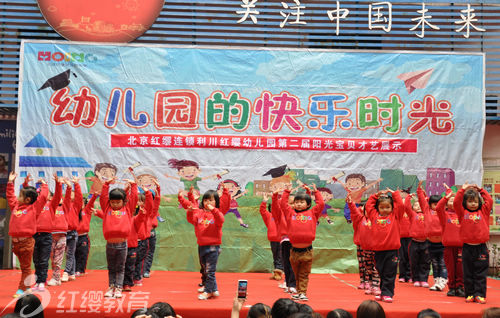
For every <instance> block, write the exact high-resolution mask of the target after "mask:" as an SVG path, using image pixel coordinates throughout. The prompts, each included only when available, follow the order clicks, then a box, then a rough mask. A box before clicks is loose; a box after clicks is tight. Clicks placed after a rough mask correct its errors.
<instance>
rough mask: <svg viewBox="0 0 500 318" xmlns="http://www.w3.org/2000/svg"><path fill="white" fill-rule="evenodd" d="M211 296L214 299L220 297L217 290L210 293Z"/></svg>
mask: <svg viewBox="0 0 500 318" xmlns="http://www.w3.org/2000/svg"><path fill="white" fill-rule="evenodd" d="M212 296H214V297H219V296H220V293H219V291H218V290H216V291H214V292H213V293H212Z"/></svg>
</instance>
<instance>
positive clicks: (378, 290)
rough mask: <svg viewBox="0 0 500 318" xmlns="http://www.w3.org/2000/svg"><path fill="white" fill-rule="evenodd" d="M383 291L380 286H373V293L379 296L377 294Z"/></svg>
mask: <svg viewBox="0 0 500 318" xmlns="http://www.w3.org/2000/svg"><path fill="white" fill-rule="evenodd" d="M381 293H382V291H381V290H380V288H379V287H372V294H373V295H375V296H377V295H380V294H381Z"/></svg>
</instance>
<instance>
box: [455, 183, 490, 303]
mask: <svg viewBox="0 0 500 318" xmlns="http://www.w3.org/2000/svg"><path fill="white" fill-rule="evenodd" d="M483 202H484V203H483ZM492 206H493V199H492V198H491V196H490V194H489V193H488V192H487V191H486V190H484V189H482V188H480V187H478V186H477V185H475V184H468V183H464V184H463V185H462V189H460V190H458V191H457V194H456V195H455V200H454V201H453V207H454V208H455V212H456V213H457V215H458V220H459V221H460V237H461V238H462V241H463V243H464V245H463V247H462V262H463V270H464V287H465V297H466V298H465V301H466V302H468V303H470V302H477V303H480V304H485V303H486V277H487V275H488V268H489V253H488V247H487V246H486V242H488V241H489V239H490V223H489V217H490V211H491V207H492Z"/></svg>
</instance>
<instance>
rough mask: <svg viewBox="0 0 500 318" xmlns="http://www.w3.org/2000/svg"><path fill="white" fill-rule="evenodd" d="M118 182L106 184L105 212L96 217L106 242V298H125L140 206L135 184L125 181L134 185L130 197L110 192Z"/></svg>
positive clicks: (118, 190) (103, 204) (117, 192)
mask: <svg viewBox="0 0 500 318" xmlns="http://www.w3.org/2000/svg"><path fill="white" fill-rule="evenodd" d="M115 180H116V177H114V178H112V179H110V180H108V181H106V182H105V183H104V185H103V187H102V192H101V197H100V199H99V201H100V204H101V211H100V213H99V214H96V215H97V216H99V217H102V232H103V234H104V239H105V240H106V261H107V263H108V279H109V282H108V286H109V287H108V289H107V290H106V292H105V293H104V297H116V296H119V297H121V293H122V289H123V278H124V274H125V261H126V259H127V239H128V236H129V234H130V229H131V226H132V215H133V213H134V211H135V207H136V204H137V184H136V183H135V182H134V181H133V180H125V181H127V182H128V183H129V184H130V191H129V193H128V194H127V192H125V190H124V189H120V188H115V189H112V190H111V191H109V185H110V184H111V183H112V182H114V181H115ZM115 294H116V296H115Z"/></svg>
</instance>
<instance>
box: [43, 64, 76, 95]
mask: <svg viewBox="0 0 500 318" xmlns="http://www.w3.org/2000/svg"><path fill="white" fill-rule="evenodd" d="M70 75H71V70H70V69H68V70H66V71H64V72H62V73H60V74H57V75H56V76H53V77H51V78H49V79H48V80H47V81H45V83H43V85H42V87H40V88H39V89H38V90H39V91H40V90H42V89H45V88H47V87H50V88H52V89H53V90H54V91H57V90H59V89H61V88H65V87H66V86H68V85H69V83H70V82H71V81H70V80H69V77H70ZM73 75H74V76H75V77H77V76H76V74H75V73H73Z"/></svg>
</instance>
